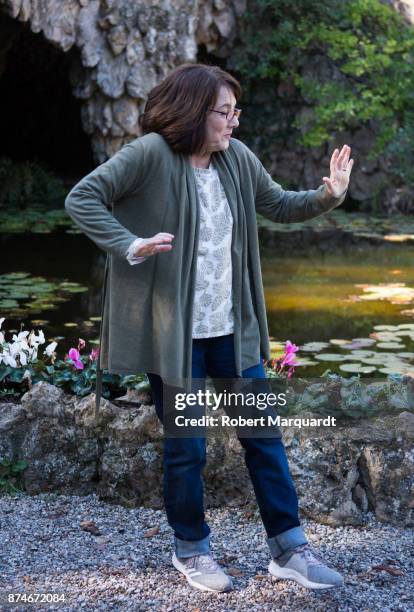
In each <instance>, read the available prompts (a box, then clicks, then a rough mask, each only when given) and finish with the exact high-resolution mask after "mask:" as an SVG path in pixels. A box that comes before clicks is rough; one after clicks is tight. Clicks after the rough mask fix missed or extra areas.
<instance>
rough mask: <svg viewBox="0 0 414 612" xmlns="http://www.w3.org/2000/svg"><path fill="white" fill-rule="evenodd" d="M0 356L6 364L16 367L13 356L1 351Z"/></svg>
mask: <svg viewBox="0 0 414 612" xmlns="http://www.w3.org/2000/svg"><path fill="white" fill-rule="evenodd" d="M2 357H3V361H4V363H5V364H6V365H9V366H11V367H12V368H17V362H16V360H15V358H14V357H12V356H11V355H8V354H7V353H2Z"/></svg>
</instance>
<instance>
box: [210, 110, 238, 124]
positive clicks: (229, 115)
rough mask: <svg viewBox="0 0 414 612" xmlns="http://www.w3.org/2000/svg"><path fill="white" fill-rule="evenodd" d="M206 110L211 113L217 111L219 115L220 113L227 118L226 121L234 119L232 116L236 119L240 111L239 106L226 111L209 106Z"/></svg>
mask: <svg viewBox="0 0 414 612" xmlns="http://www.w3.org/2000/svg"><path fill="white" fill-rule="evenodd" d="M208 110H209V111H210V112H212V113H218V114H219V115H222V116H223V117H225V118H226V119H227V121H231V120H232V119H234V117H236V119H238V118H239V117H240V115H241V112H242V109H241V108H235V109H234V110H233V111H228V112H227V113H226V111H219V110H215V109H214V108H209V109H208Z"/></svg>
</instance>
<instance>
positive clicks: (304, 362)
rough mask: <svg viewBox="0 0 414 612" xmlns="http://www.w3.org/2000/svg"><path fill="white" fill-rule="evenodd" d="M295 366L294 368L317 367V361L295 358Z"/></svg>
mask: <svg viewBox="0 0 414 612" xmlns="http://www.w3.org/2000/svg"><path fill="white" fill-rule="evenodd" d="M295 361H296V366H295V367H300V366H302V367H308V366H314V365H318V362H317V361H312V359H308V358H307V357H296V359H295Z"/></svg>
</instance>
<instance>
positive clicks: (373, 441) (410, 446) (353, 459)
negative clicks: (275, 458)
mask: <svg viewBox="0 0 414 612" xmlns="http://www.w3.org/2000/svg"><path fill="white" fill-rule="evenodd" d="M94 400H95V397H94V395H89V396H87V397H85V398H82V399H79V398H76V397H74V396H69V395H65V394H64V393H63V392H62V391H61V390H60V389H57V388H56V387H53V386H51V385H49V384H47V383H38V384H37V385H35V386H34V387H33V388H32V390H31V391H29V392H28V393H26V394H25V395H24V396H23V397H22V399H21V403H20V404H14V403H10V402H4V403H1V404H0V460H2V459H10V460H12V461H16V460H17V459H25V460H26V461H27V463H28V464H29V466H28V468H27V469H26V471H25V472H24V475H23V483H24V486H25V489H26V491H27V492H28V493H30V494H37V493H40V492H43V491H59V492H60V493H64V494H70V495H86V494H90V493H97V494H98V495H99V496H100V497H101V498H102V499H103V500H106V501H110V502H114V503H121V504H125V505H128V506H139V505H143V506H148V507H154V508H161V507H162V505H163V503H162V439H163V432H162V426H161V424H160V422H159V421H158V418H157V416H156V414H155V410H154V407H153V406H150V405H144V404H143V405H141V406H137V407H126V408H124V407H120V406H117V405H115V404H114V403H112V402H109V401H106V400H103V401H102V404H101V411H100V413H99V418H98V422H97V423H95V422H94V420H93V415H94ZM307 416H308V415H307ZM282 431H283V439H284V443H285V446H286V450H287V454H288V457H289V463H290V468H291V472H292V476H293V478H294V480H295V484H296V487H297V491H298V495H299V498H300V507H301V511H302V513H303V514H304V515H306V516H309V517H311V518H313V519H315V520H317V521H319V522H321V523H325V524H328V525H333V526H339V525H362V524H364V522H365V519H366V513H367V511H368V510H369V511H372V512H374V513H375V515H376V516H377V518H378V519H380V520H381V521H384V522H389V523H393V524H396V525H399V526H407V527H408V526H412V525H414V500H413V486H414V414H413V413H411V412H401V413H400V414H399V415H398V416H384V417H377V418H375V419H372V420H368V419H364V420H361V421H359V422H358V423H357V424H352V425H343V426H338V427H336V428H335V429H329V430H328V429H323V430H322V429H318V430H306V429H304V428H303V429H297V428H294V427H286V428H282ZM242 457H243V450H242V448H241V446H240V443H239V441H238V440H237V438H236V435H235V433H234V430H233V429H231V430H229V429H227V428H226V429H220V430H214V428H212V429H211V431H210V432H209V434H208V453H207V465H206V468H205V471H204V479H205V484H206V502H207V506H211V507H212V506H220V505H224V504H233V505H245V504H250V503H251V504H254V494H253V491H252V487H251V484H250V480H249V476H248V473H247V469H246V467H245V464H244V461H243V460H242Z"/></svg>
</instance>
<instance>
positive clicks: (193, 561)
mask: <svg viewBox="0 0 414 612" xmlns="http://www.w3.org/2000/svg"><path fill="white" fill-rule="evenodd" d="M186 565H187V567H192V568H194V569H197V570H202V571H204V572H206V571H207V572H216V571H217V570H218V569H220V568H219V565H218V564H217V563H216V561H214V559H213V558H212V557H211V556H210V555H196V556H194V557H190V559H189V560H188V561H186Z"/></svg>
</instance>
